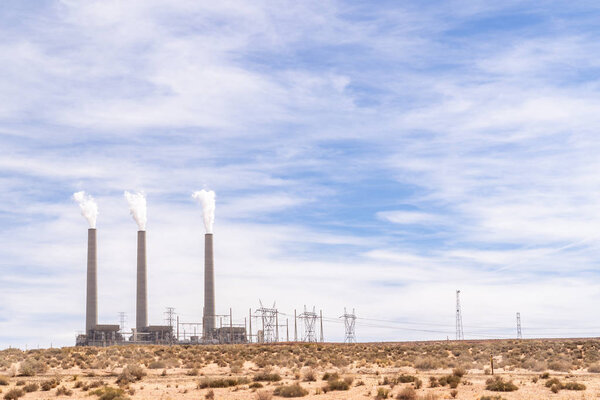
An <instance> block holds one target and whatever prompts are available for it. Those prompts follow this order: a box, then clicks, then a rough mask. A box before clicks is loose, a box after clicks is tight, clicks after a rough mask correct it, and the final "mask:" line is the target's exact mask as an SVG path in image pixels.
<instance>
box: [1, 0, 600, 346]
mask: <svg viewBox="0 0 600 400" xmlns="http://www.w3.org/2000/svg"><path fill="white" fill-rule="evenodd" d="M213 3H218V4H213ZM488 3H489V2H482V1H470V2H455V1H449V2H448V1H445V2H436V1H431V2H412V3H411V2H395V1H381V2H375V3H374V2H361V1H348V2H344V1H303V2H293V1H290V2H287V1H281V2H267V1H255V2H243V1H223V2H197V1H187V0H181V1H177V2H164V1H158V0H145V1H129V2H119V1H86V2H76V1H37V2H22V1H16V0H14V1H5V2H3V3H2V4H1V5H0V243H2V245H1V246H0V267H1V268H2V271H3V273H2V274H1V276H0V347H2V348H4V347H8V346H20V347H25V346H29V347H34V346H38V345H39V346H49V345H50V344H51V343H52V344H53V345H71V344H73V343H74V338H75V334H76V333H77V332H78V331H80V330H82V329H83V327H84V303H83V302H84V299H85V292H84V283H85V241H86V229H87V225H86V222H85V220H84V219H83V218H82V217H81V215H80V214H79V210H78V207H77V205H76V204H74V203H73V201H72V200H71V198H70V197H71V195H72V193H73V192H75V191H79V190H86V191H87V192H89V193H90V194H92V195H93V196H94V197H95V198H96V200H97V202H98V205H99V210H100V214H99V217H98V240H99V295H100V301H99V311H100V320H101V322H104V323H115V322H116V321H117V313H118V312H120V311H124V312H126V313H127V315H128V319H129V321H134V295H133V294H134V290H135V286H134V285H135V280H134V279H135V232H136V225H135V223H134V222H133V221H132V219H131V218H130V216H129V215H128V208H127V203H126V202H125V200H124V198H123V191H124V190H130V191H135V190H142V191H144V192H145V193H146V194H147V199H148V228H147V229H148V246H149V249H148V260H149V290H150V321H151V322H152V323H154V324H159V323H162V322H163V318H164V315H163V312H164V310H165V307H167V306H172V307H175V308H176V310H177V312H178V313H179V314H180V317H181V318H182V320H185V321H195V320H199V318H200V314H201V310H202V304H201V301H202V296H201V291H200V288H201V287H202V251H203V249H202V234H203V227H202V216H201V210H200V209H199V206H198V205H197V204H195V203H194V202H193V201H192V199H191V193H192V191H194V190H199V189H202V188H210V189H213V190H215V192H216V193H217V211H216V222H215V246H216V256H217V260H216V274H217V275H216V279H217V293H218V297H217V311H218V312H222V313H225V312H227V311H228V308H229V307H232V308H233V310H234V315H235V318H236V319H237V320H240V321H241V319H242V318H243V317H244V316H245V315H246V313H247V310H248V308H249V307H257V306H258V300H259V299H262V300H263V302H265V303H270V302H272V301H275V300H276V301H277V304H278V306H279V307H280V309H281V310H282V311H283V312H286V313H291V312H293V309H294V308H297V309H301V308H303V306H304V305H305V304H306V305H308V306H309V307H310V306H312V305H315V306H317V308H322V309H323V311H324V314H325V315H326V316H328V317H331V318H333V317H337V316H339V315H341V314H342V313H343V308H344V307H348V308H356V311H357V314H358V316H359V317H363V318H371V319H381V320H385V321H386V322H379V323H374V322H372V321H371V322H368V321H367V320H363V321H361V320H359V321H358V323H357V337H358V338H359V340H414V339H445V338H446V336H450V337H452V335H453V329H454V328H453V324H454V314H453V313H454V295H455V290H456V289H461V291H462V295H463V299H462V301H463V309H464V311H463V314H464V316H463V320H464V324H465V337H472V338H481V337H512V336H514V335H515V331H516V328H515V313H516V312H517V311H519V312H521V316H522V320H523V333H524V335H525V336H526V337H537V336H594V335H596V332H598V331H599V330H600V327H599V326H597V325H596V324H594V323H593V321H592V319H591V318H590V316H592V315H595V312H596V308H597V304H599V303H600V290H599V289H598V288H597V285H595V284H594V282H595V280H596V279H597V278H598V272H597V270H598V268H597V267H598V262H597V260H598V259H599V257H600V249H599V247H598V242H599V239H600V237H599V236H600V234H599V233H598V226H600V216H599V210H600V205H599V201H598V200H599V198H600V176H599V175H598V170H599V169H600V158H599V157H598V154H600V139H599V137H598V133H597V126H599V122H600V121H599V120H600V114H598V111H597V110H598V107H599V106H600V92H599V90H598V85H599V83H600V81H599V80H598V76H599V75H598V71H600V59H599V58H598V57H596V54H600V48H599V45H598V43H600V41H599V40H598V39H599V36H600V35H599V31H598V27H597V20H598V16H599V11H600V10H599V7H598V6H597V5H596V4H595V3H594V2H577V3H573V2H571V3H568V4H566V3H565V4H557V3H555V2H539V1H538V2H520V1H506V2H501V3H500V4H488ZM377 324H379V325H378V326H375V325H377ZM432 324H433V325H432ZM128 326H130V324H128ZM432 326H435V327H436V329H431V327H432ZM409 328H410V329H409ZM325 330H326V331H325V336H326V338H327V339H330V340H340V339H341V338H343V326H342V325H341V324H339V323H334V322H332V321H330V320H328V321H327V323H326V327H325ZM432 330H433V331H435V332H432Z"/></svg>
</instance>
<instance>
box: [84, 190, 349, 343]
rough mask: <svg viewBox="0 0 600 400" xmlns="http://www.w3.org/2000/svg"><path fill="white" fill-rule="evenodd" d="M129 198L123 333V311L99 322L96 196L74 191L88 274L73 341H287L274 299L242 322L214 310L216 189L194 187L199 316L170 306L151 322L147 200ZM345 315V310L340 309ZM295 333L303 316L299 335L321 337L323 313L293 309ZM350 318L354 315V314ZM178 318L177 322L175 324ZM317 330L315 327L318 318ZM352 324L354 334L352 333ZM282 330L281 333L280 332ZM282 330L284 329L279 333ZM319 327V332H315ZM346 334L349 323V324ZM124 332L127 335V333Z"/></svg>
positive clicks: (285, 326)
mask: <svg viewBox="0 0 600 400" xmlns="http://www.w3.org/2000/svg"><path fill="white" fill-rule="evenodd" d="M125 197H126V199H127V201H128V202H129V207H130V212H131V215H132V216H133V218H134V220H135V221H136V223H137V225H138V228H139V229H138V231H137V247H136V287H135V314H136V315H135V328H132V329H131V333H125V329H124V322H125V313H123V312H121V313H119V314H120V321H121V323H120V324H112V325H111V324H98V298H99V296H98V238H97V230H96V217H97V215H98V209H97V205H96V203H95V201H94V199H93V198H92V197H91V196H89V195H87V194H86V193H85V192H83V191H82V192H77V193H75V194H74V195H73V198H74V199H75V200H76V201H77V202H78V203H79V206H80V208H81V211H82V215H83V216H84V217H85V218H86V219H87V221H88V223H89V225H90V228H89V229H88V242H87V277H86V280H87V282H86V305H85V313H86V314H85V332H82V333H80V334H78V335H77V338H76V345H77V346H112V345H126V344H169V345H170V344H229V343H231V344H233V343H277V342H288V341H289V340H290V337H289V319H288V318H285V324H280V321H283V320H280V318H279V316H280V315H283V316H285V317H288V316H289V317H291V315H287V314H284V313H281V312H279V311H278V310H277V309H276V308H275V303H273V307H272V308H266V307H264V306H263V305H262V302H261V303H260V308H258V309H256V311H255V314H253V313H252V309H250V311H249V315H248V318H247V319H246V318H244V323H243V324H242V323H239V322H238V323H234V321H233V312H232V309H231V308H230V309H229V314H217V313H216V306H215V304H216V295H215V260H214V251H213V241H214V235H213V233H212V224H213V222H214V192H207V191H200V192H195V193H194V196H193V197H194V198H198V199H199V200H200V202H201V203H202V207H203V213H204V225H205V228H206V233H205V235H204V304H203V308H202V320H201V322H180V321H179V316H175V309H174V308H173V307H168V308H167V312H166V314H167V315H168V317H167V321H168V325H150V324H149V323H148V309H149V303H148V260H147V253H146V250H147V242H146V200H145V196H144V194H143V193H137V194H131V193H129V192H125ZM344 314H345V315H346V313H344ZM293 318H294V339H293V341H297V340H299V338H298V329H297V328H298V322H299V321H300V322H302V323H303V324H302V325H303V327H304V330H305V333H304V335H303V337H302V339H301V340H302V341H306V342H323V341H324V336H323V313H322V311H320V312H319V315H318V316H317V313H316V310H315V308H314V307H313V310H312V312H309V311H307V310H306V306H305V309H304V313H302V314H300V315H297V314H296V311H295V310H294V315H293ZM353 318H354V319H356V317H355V316H354V315H353ZM253 319H254V320H255V324H256V325H255V326H257V327H259V329H257V330H256V334H254V335H253V334H252V321H253ZM175 321H176V324H175ZM318 322H320V324H319V325H320V330H319V331H317V329H318V328H317V326H318V325H317V323H318ZM353 329H354V327H353V324H352V338H354V334H353ZM280 332H281V334H280ZM283 332H285V334H284V333H283ZM317 332H319V336H317ZM347 334H348V328H347ZM126 336H127V337H126Z"/></svg>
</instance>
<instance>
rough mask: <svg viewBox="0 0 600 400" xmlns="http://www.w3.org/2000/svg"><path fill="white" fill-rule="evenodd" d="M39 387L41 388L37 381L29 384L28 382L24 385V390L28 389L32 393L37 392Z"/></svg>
mask: <svg viewBox="0 0 600 400" xmlns="http://www.w3.org/2000/svg"><path fill="white" fill-rule="evenodd" d="M39 388H40V387H39V386H38V384H37V383H35V382H32V383H29V384H27V385H25V386H23V390H24V391H26V392H27V393H31V392H37V390H38V389H39Z"/></svg>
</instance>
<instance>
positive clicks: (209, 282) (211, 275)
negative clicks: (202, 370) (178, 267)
mask: <svg viewBox="0 0 600 400" xmlns="http://www.w3.org/2000/svg"><path fill="white" fill-rule="evenodd" d="M202 325H203V330H202V338H203V340H204V341H205V342H209V341H212V340H213V339H215V333H216V332H215V328H216V326H215V325H216V315H215V261H214V256H213V234H212V233H207V234H205V235H204V309H203V311H202Z"/></svg>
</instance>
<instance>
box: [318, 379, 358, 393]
mask: <svg viewBox="0 0 600 400" xmlns="http://www.w3.org/2000/svg"><path fill="white" fill-rule="evenodd" d="M351 384H352V381H351V380H348V379H344V380H342V379H333V380H329V381H327V385H325V386H323V391H324V392H325V393H327V392H333V391H336V390H349V389H350V385H351Z"/></svg>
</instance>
